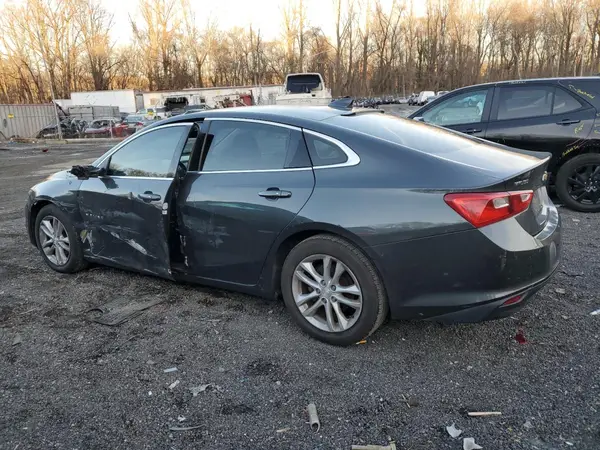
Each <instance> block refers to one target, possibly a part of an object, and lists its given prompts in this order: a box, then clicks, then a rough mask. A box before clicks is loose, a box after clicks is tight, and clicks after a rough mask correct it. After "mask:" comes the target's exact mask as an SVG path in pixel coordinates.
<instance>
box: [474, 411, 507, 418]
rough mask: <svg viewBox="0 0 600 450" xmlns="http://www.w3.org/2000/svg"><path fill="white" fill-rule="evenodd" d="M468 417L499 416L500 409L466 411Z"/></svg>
mask: <svg viewBox="0 0 600 450" xmlns="http://www.w3.org/2000/svg"><path fill="white" fill-rule="evenodd" d="M467 415H468V416H469V417H490V416H501V415H502V413H501V412H500V411H471V412H468V413H467Z"/></svg>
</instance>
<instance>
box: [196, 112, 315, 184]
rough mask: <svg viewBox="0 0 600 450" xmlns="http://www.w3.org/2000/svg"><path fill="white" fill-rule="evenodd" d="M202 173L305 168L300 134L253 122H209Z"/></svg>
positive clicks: (308, 163) (305, 158)
mask: <svg viewBox="0 0 600 450" xmlns="http://www.w3.org/2000/svg"><path fill="white" fill-rule="evenodd" d="M206 148H207V149H208V150H207V153H206V157H205V159H204V164H203V166H202V171H204V172H211V171H212V172H214V171H223V170H276V169H284V168H290V167H309V166H310V161H309V160H308V153H307V151H306V146H305V145H304V140H303V139H302V133H301V132H300V131H298V130H294V129H291V128H285V127H280V126H276V125H268V124H262V123H254V122H242V121H229V120H214V121H211V123H210V127H209V129H208V136H207V139H206Z"/></svg>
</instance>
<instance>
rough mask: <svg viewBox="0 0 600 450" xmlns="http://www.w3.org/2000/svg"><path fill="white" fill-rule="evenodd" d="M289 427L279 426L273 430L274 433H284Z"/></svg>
mask: <svg viewBox="0 0 600 450" xmlns="http://www.w3.org/2000/svg"><path fill="white" fill-rule="evenodd" d="M290 430H291V428H289V427H288V428H280V429H279V430H275V433H285V432H286V431H290Z"/></svg>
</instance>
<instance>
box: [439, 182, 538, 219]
mask: <svg viewBox="0 0 600 450" xmlns="http://www.w3.org/2000/svg"><path fill="white" fill-rule="evenodd" d="M532 198H533V191H518V192H469V193H455V194H446V195H444V201H445V202H446V203H448V205H449V206H450V207H451V208H452V209H453V210H454V211H456V212H457V213H458V214H460V215H461V216H462V217H463V218H464V219H465V220H467V221H468V222H470V223H471V224H472V225H473V226H475V227H477V228H480V227H484V226H486V225H490V224H492V223H496V222H499V221H501V220H505V219H508V218H509V217H513V216H516V215H517V214H519V213H521V212H523V211H525V210H526V209H527V208H529V205H530V204H531V200H532Z"/></svg>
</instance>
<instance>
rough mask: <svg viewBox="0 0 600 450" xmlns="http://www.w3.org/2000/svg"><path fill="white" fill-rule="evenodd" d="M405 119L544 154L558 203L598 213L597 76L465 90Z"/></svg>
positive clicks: (599, 122) (599, 98) (599, 123)
mask: <svg viewBox="0 0 600 450" xmlns="http://www.w3.org/2000/svg"><path fill="white" fill-rule="evenodd" d="M409 118H411V119H415V120H420V121H423V122H426V123H431V124H435V125H439V126H443V127H447V128H451V129H453V130H457V131H460V132H462V133H468V134H472V135H474V136H478V137H481V138H484V139H487V140H490V141H494V142H498V143H500V144H504V145H508V146H510V147H515V148H520V149H524V150H533V151H543V152H550V153H552V155H553V157H552V160H551V161H550V164H549V166H548V171H549V173H550V184H551V185H553V186H554V187H555V189H556V193H557V195H558V197H559V198H560V200H561V201H562V202H564V204H565V205H566V206H568V207H570V208H572V209H575V210H577V211H589V212H597V211H600V77H579V78H547V79H534V80H518V81H502V82H497V83H487V84H480V85H476V86H469V87H465V88H461V89H457V90H455V91H452V92H450V93H448V94H446V95H444V96H443V97H440V98H438V99H436V100H435V101H432V102H431V103H428V104H427V105H425V106H424V107H422V108H420V109H419V110H418V111H416V112H414V113H413V114H411V115H410V116H409Z"/></svg>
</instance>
